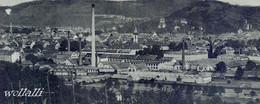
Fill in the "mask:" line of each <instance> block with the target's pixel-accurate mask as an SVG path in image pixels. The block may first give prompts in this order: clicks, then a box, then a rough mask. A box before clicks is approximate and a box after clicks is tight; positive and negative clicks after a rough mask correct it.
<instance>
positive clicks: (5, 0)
mask: <svg viewBox="0 0 260 104" xmlns="http://www.w3.org/2000/svg"><path fill="white" fill-rule="evenodd" d="M29 1H34V0H0V5H1V6H14V5H17V4H20V3H23V2H29Z"/></svg>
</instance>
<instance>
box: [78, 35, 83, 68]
mask: <svg viewBox="0 0 260 104" xmlns="http://www.w3.org/2000/svg"><path fill="white" fill-rule="evenodd" d="M82 37H83V35H82V34H81V33H80V34H79V38H78V39H79V66H81V65H82V55H81V53H82V52H81V51H82V46H81V39H82Z"/></svg>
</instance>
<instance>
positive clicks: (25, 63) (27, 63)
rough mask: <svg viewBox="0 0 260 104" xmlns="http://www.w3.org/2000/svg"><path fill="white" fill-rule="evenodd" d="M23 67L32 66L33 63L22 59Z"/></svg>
mask: <svg viewBox="0 0 260 104" xmlns="http://www.w3.org/2000/svg"><path fill="white" fill-rule="evenodd" d="M22 66H23V67H32V66H33V63H32V62H31V61H22Z"/></svg>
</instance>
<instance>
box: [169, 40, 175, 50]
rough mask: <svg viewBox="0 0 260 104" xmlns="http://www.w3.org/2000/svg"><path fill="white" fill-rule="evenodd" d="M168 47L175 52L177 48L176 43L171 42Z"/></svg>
mask: <svg viewBox="0 0 260 104" xmlns="http://www.w3.org/2000/svg"><path fill="white" fill-rule="evenodd" d="M168 47H169V49H170V50H174V49H175V48H176V43H175V42H171V43H170V44H169V46H168Z"/></svg>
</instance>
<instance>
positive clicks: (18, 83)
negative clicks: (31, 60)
mask: <svg viewBox="0 0 260 104" xmlns="http://www.w3.org/2000/svg"><path fill="white" fill-rule="evenodd" d="M47 76H48V77H47ZM47 78H48V79H49V85H50V88H51V89H50V92H52V93H51V101H52V103H56V104H58V103H60V102H61V99H60V95H59V94H60V93H61V92H63V93H64V94H63V95H64V96H63V97H64V98H63V100H64V101H66V102H70V99H71V97H69V96H71V93H70V92H71V90H70V88H69V87H67V86H65V85H64V81H63V80H61V79H59V78H57V77H56V76H54V75H52V74H50V73H49V74H48V71H47V70H39V69H30V68H28V67H27V68H22V67H21V66H19V65H17V64H13V63H9V62H5V61H0V79H1V80H0V91H1V93H0V101H1V103H3V104H4V103H10V104H11V103H13V104H18V103H19V102H20V103H21V102H24V103H26V104H34V103H36V104H41V103H42V102H43V101H44V100H48V87H47V85H48V84H47ZM20 88H28V89H30V90H33V89H34V88H44V89H45V90H44V92H45V93H43V96H42V97H5V95H4V93H3V92H2V91H11V90H18V91H19V90H20ZM60 89H62V90H63V91H61V90H60ZM65 95H66V96H65ZM68 104H69V103H68Z"/></svg>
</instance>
